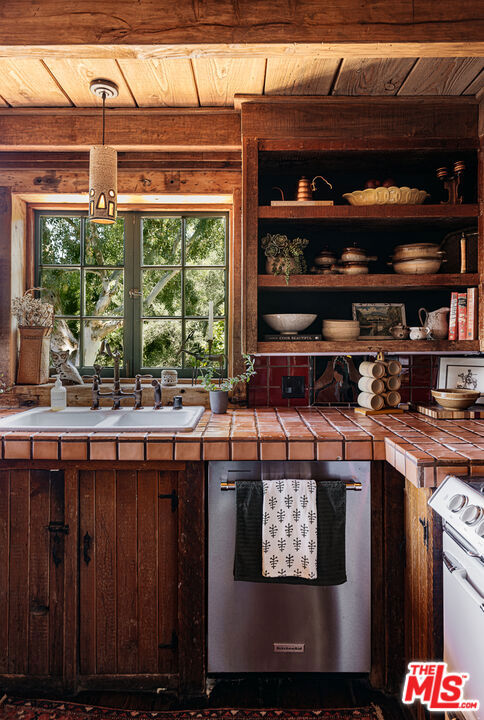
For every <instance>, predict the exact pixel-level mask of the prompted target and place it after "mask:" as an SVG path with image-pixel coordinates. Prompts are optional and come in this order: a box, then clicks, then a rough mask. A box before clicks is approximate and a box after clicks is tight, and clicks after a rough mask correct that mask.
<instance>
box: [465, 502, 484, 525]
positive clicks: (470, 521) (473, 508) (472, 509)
mask: <svg viewBox="0 0 484 720" xmlns="http://www.w3.org/2000/svg"><path fill="white" fill-rule="evenodd" d="M481 516H482V508H480V507H479V506H478V505H468V506H467V507H466V508H465V510H463V511H462V515H461V516H460V517H461V520H463V521H464V522H465V524H466V525H475V524H476V522H478V521H479V520H480V518H481Z"/></svg>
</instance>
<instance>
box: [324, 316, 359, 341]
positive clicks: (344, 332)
mask: <svg viewBox="0 0 484 720" xmlns="http://www.w3.org/2000/svg"><path fill="white" fill-rule="evenodd" d="M359 336H360V323H359V322H358V320H323V337H324V339H325V340H333V341H336V340H358V338H359Z"/></svg>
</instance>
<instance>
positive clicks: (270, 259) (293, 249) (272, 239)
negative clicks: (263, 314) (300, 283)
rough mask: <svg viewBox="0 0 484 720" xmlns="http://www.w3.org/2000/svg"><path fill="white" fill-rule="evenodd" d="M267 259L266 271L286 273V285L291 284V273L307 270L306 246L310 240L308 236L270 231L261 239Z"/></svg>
mask: <svg viewBox="0 0 484 720" xmlns="http://www.w3.org/2000/svg"><path fill="white" fill-rule="evenodd" d="M260 242H261V245H262V249H263V250H264V254H265V256H266V258H267V260H266V271H267V272H268V273H269V274H271V273H272V275H285V277H286V285H289V276H290V275H303V274H304V273H305V272H306V270H307V265H306V260H305V259H304V253H303V251H304V248H305V247H306V246H307V244H308V242H309V240H306V238H300V237H297V238H293V239H292V240H289V238H288V237H287V235H280V234H276V235H271V234H270V233H268V234H267V235H266V236H265V237H263V238H262V240H261V241H260Z"/></svg>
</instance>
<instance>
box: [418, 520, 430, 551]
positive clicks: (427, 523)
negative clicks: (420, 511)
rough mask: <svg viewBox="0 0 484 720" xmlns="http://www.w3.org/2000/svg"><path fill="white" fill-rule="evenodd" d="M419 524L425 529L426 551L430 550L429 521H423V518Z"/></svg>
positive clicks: (424, 541)
mask: <svg viewBox="0 0 484 720" xmlns="http://www.w3.org/2000/svg"><path fill="white" fill-rule="evenodd" d="M418 520H419V523H420V524H421V526H422V528H423V543H424V545H425V549H426V550H428V549H429V522H428V520H423V519H422V518H419V519H418Z"/></svg>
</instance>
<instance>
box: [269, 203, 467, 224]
mask: <svg viewBox="0 0 484 720" xmlns="http://www.w3.org/2000/svg"><path fill="white" fill-rule="evenodd" d="M477 216H478V206H477V205H471V204H469V205H366V206H365V205H360V206H356V205H315V206H307V205H305V206H302V207H297V206H294V205H290V206H288V207H280V206H278V207H272V206H270V205H259V218H261V219H268V220H355V219H361V220H380V221H382V222H388V221H393V220H395V221H397V220H399V221H401V220H419V221H420V220H425V219H429V220H430V219H431V220H439V219H440V220H455V219H459V218H469V219H472V218H477Z"/></svg>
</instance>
